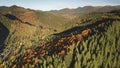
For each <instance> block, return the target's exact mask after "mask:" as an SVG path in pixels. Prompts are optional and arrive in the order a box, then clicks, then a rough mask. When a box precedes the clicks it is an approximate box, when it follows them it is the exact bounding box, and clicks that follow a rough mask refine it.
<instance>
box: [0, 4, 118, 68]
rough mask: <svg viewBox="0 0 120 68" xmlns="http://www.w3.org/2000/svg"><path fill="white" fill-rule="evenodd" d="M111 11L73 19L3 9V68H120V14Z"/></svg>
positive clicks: (0, 43)
mask: <svg viewBox="0 0 120 68" xmlns="http://www.w3.org/2000/svg"><path fill="white" fill-rule="evenodd" d="M105 7H106V6H105ZM109 7H110V10H108V9H109ZM109 7H108V6H107V8H108V9H106V8H105V9H104V10H103V11H102V10H101V11H100V12H97V10H98V9H97V10H96V11H94V10H92V11H90V13H88V12H87V11H86V12H85V14H83V15H82V16H81V14H79V13H78V14H77V16H76V17H75V18H71V19H69V18H68V19H66V18H64V17H62V15H64V13H63V14H61V13H60V14H61V15H60V16H58V15H57V14H53V13H51V12H44V11H37V10H32V9H26V8H23V7H19V6H15V5H14V6H11V7H5V6H2V7H0V68H31V67H32V68H119V67H120V65H119V63H120V58H119V57H120V54H119V53H120V50H119V48H120V42H119V41H120V28H119V27H120V11H119V7H118V6H114V7H116V8H114V9H115V10H113V9H111V7H112V6H109ZM79 8H80V7H79ZM83 8H86V9H89V8H94V9H95V7H91V6H86V7H83ZM83 8H82V9H83ZM96 8H98V7H96ZM99 8H101V9H103V7H99ZM60 11H61V10H60ZM65 11H69V12H71V10H70V9H66V10H65ZM72 11H73V10H72ZM74 11H75V14H76V12H80V10H75V9H74ZM108 11H109V12H108ZM58 12H59V11H58ZM63 12H64V11H63ZM69 12H68V14H69ZM81 12H82V11H81ZM81 12H80V13H81ZM66 14H67V13H66ZM75 14H73V15H75Z"/></svg>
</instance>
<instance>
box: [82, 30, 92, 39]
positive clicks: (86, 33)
mask: <svg viewBox="0 0 120 68" xmlns="http://www.w3.org/2000/svg"><path fill="white" fill-rule="evenodd" d="M90 32H91V30H90V29H86V30H83V31H82V35H83V36H84V37H85V36H87V35H88V34H89V33H90Z"/></svg>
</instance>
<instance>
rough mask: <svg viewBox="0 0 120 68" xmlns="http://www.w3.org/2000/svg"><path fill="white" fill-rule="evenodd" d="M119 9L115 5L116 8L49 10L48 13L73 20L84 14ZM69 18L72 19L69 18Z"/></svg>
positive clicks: (93, 7)
mask: <svg viewBox="0 0 120 68" xmlns="http://www.w3.org/2000/svg"><path fill="white" fill-rule="evenodd" d="M119 9H120V5H117V6H110V5H107V6H84V7H78V8H74V9H69V8H64V9H61V10H51V11H49V12H50V13H52V14H55V15H61V16H63V17H65V18H70V19H73V18H75V17H76V16H80V15H83V14H86V13H91V12H110V11H113V10H119ZM71 16H73V17H72V18H71Z"/></svg>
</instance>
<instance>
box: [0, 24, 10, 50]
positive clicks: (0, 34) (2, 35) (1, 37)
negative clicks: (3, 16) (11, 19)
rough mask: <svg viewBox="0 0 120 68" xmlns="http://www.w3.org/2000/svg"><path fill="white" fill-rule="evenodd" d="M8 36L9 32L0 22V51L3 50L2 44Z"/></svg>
mask: <svg viewBox="0 0 120 68" xmlns="http://www.w3.org/2000/svg"><path fill="white" fill-rule="evenodd" d="M8 35H9V30H8V28H6V27H5V26H4V25H3V24H2V23H1V22H0V50H3V49H4V42H5V40H6V38H7V37H8Z"/></svg>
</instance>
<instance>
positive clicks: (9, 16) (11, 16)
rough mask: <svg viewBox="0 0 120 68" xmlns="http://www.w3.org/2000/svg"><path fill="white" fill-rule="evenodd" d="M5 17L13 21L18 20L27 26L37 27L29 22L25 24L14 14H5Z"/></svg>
mask: <svg viewBox="0 0 120 68" xmlns="http://www.w3.org/2000/svg"><path fill="white" fill-rule="evenodd" d="M4 16H6V17H7V18H9V19H11V20H18V21H20V22H21V23H23V24H27V25H30V26H35V25H34V24H31V23H29V22H23V21H22V20H21V19H19V18H18V17H16V16H14V15H12V14H5V15H4Z"/></svg>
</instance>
